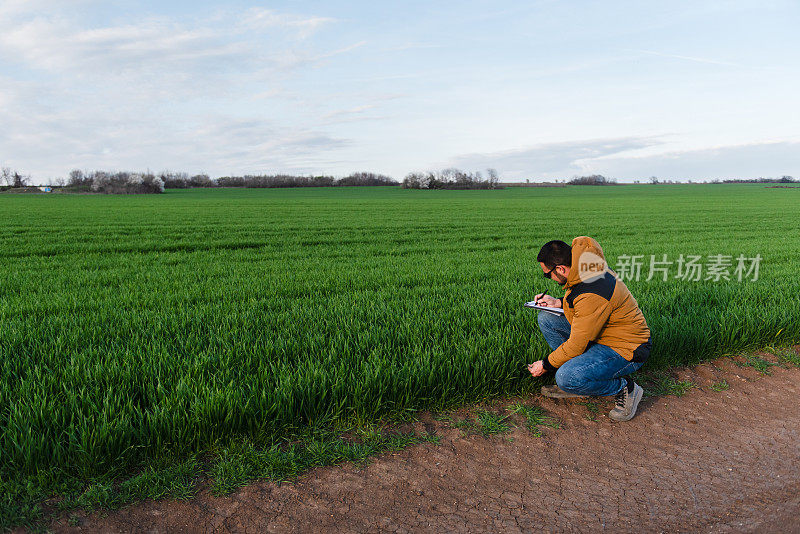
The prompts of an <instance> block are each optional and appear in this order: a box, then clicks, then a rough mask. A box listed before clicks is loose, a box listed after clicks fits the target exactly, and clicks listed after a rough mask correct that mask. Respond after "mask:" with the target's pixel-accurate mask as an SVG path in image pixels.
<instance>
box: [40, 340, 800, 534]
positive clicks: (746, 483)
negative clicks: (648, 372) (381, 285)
mask: <svg viewBox="0 0 800 534" xmlns="http://www.w3.org/2000/svg"><path fill="white" fill-rule="evenodd" d="M765 357H766V356H765ZM773 359H774V358H773ZM771 372H772V374H771V375H770V376H765V375H761V374H760V373H758V372H757V371H756V370H755V369H753V368H750V367H739V366H737V365H735V364H734V362H733V361H732V360H731V359H721V360H717V361H715V362H711V363H706V364H702V365H700V366H698V367H695V368H693V369H683V370H679V371H676V376H678V377H679V378H681V379H691V380H692V381H693V382H694V383H695V384H696V385H697V387H695V388H693V389H692V390H690V391H689V392H688V393H687V394H686V395H685V396H683V397H675V396H662V397H655V396H649V397H645V399H644V400H643V401H642V403H641V404H640V411H639V414H638V415H637V417H636V418H634V419H633V420H632V421H630V422H628V423H613V422H612V421H611V420H610V419H609V418H608V416H607V415H606V414H607V412H608V410H609V409H610V408H611V406H612V403H613V399H612V398H604V399H600V400H599V402H598V405H599V406H600V411H599V412H597V413H596V416H595V415H594V412H592V411H590V409H589V407H588V406H587V405H585V404H583V403H581V402H580V401H576V400H574V399H568V400H560V401H554V400H551V399H544V398H541V397H538V396H537V397H528V398H524V399H521V400H523V401H524V402H526V403H528V404H531V403H537V404H541V405H542V406H543V407H544V408H545V409H547V410H548V411H549V412H550V413H551V414H552V415H554V416H555V417H557V418H558V419H559V420H560V421H561V428H560V429H545V431H544V435H543V437H536V436H534V435H533V434H532V433H530V432H529V431H528V430H527V429H525V427H524V425H522V424H521V423H522V421H521V419H520V420H517V422H518V423H520V426H518V427H517V428H515V429H513V430H512V431H511V433H509V434H508V435H506V436H492V437H488V438H486V437H483V436H481V435H479V434H469V435H465V434H464V432H463V431H462V430H460V429H458V428H454V427H453V426H452V423H450V422H446V421H439V420H436V419H434V418H433V417H431V416H430V415H425V416H423V417H422V419H421V421H420V422H418V423H414V426H415V427H416V428H417V430H418V431H424V430H428V431H433V432H436V433H437V434H438V435H439V436H440V437H441V443H440V444H438V445H436V444H423V445H416V446H413V447H411V448H409V449H406V450H403V451H400V452H398V453H392V454H385V455H383V456H380V457H378V458H376V459H374V460H373V461H372V462H371V463H370V464H368V465H367V466H365V467H359V466H355V465H352V464H344V465H341V466H333V467H324V468H318V469H315V470H313V471H311V472H309V473H307V474H306V475H305V476H303V477H301V478H299V479H298V480H296V481H294V482H291V483H284V484H281V485H278V484H276V483H273V482H268V481H261V482H256V483H253V484H251V485H250V486H247V487H245V488H242V489H241V490H239V491H238V492H236V493H234V494H232V495H229V496H226V497H214V496H212V495H211V494H210V492H209V491H208V489H207V488H204V489H202V490H201V491H200V492H199V494H198V495H197V497H196V498H194V499H192V500H190V501H186V502H182V501H174V500H164V501H157V502H153V501H147V502H143V503H138V504H135V505H132V506H129V507H126V508H123V509H121V510H117V511H114V512H110V513H108V515H105V514H103V513H98V512H93V513H91V514H89V515H86V514H78V517H77V518H74V519H73V523H74V522H75V521H76V520H77V521H78V522H79V525H77V526H70V525H69V523H68V518H67V517H66V516H64V517H61V518H60V519H58V520H57V521H55V522H54V523H52V524H51V525H50V528H51V529H53V530H55V531H63V532H73V531H74V532H86V531H90V532H314V533H315V534H321V533H327V532H336V533H338V532H540V531H544V532H604V531H607V532H708V533H712V532H713V533H723V532H797V533H800V403H798V393H800V369H798V368H796V367H792V368H785V369H784V368H780V367H772V368H771ZM722 379H725V380H726V381H727V382H728V384H730V388H729V389H728V390H725V391H715V390H713V389H711V388H710V385H711V384H712V383H715V382H718V381H720V380H722ZM514 400H519V399H514ZM510 402H511V401H510V400H508V399H506V400H504V401H497V402H495V403H492V404H488V405H483V406H481V408H484V409H486V408H489V409H492V408H494V409H498V410H499V409H500V408H503V407H505V406H507V405H508V404H509V403H510ZM452 415H453V416H454V418H456V419H458V418H459V416H460V417H469V416H472V417H474V411H473V412H468V411H466V410H463V411H461V412H456V413H454V414H452ZM514 417H516V416H514ZM592 418H595V419H596V420H592Z"/></svg>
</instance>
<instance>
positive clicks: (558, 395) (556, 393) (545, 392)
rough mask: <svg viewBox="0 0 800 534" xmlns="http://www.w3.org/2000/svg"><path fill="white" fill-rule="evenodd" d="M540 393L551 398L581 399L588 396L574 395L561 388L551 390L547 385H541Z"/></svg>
mask: <svg viewBox="0 0 800 534" xmlns="http://www.w3.org/2000/svg"><path fill="white" fill-rule="evenodd" d="M542 395H544V396H545V397H549V398H551V399H582V398H584V397H588V395H576V394H575V393H567V392H566V391H563V390H557V391H553V390H551V389H547V386H542Z"/></svg>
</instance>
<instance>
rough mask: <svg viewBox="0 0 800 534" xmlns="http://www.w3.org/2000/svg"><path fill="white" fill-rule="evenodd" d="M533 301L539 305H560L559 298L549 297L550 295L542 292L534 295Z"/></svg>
mask: <svg viewBox="0 0 800 534" xmlns="http://www.w3.org/2000/svg"><path fill="white" fill-rule="evenodd" d="M533 301H534V302H535V303H536V304H537V305H539V306H548V307H550V308H560V307H561V299H557V298H555V297H551V296H550V295H546V294H544V293H541V294H539V295H536V296H535V297H534V298H533Z"/></svg>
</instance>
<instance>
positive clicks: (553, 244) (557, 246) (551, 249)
mask: <svg viewBox="0 0 800 534" xmlns="http://www.w3.org/2000/svg"><path fill="white" fill-rule="evenodd" d="M536 261H539V262H542V263H544V265H545V267H547V268H548V269H555V268H556V266H557V265H566V266H567V267H572V247H571V246H569V245H567V244H566V243H564V242H563V241H559V240H558V239H555V240H553V241H548V242H547V243H545V244H544V246H543V247H542V250H540V251H539V255H538V256H536Z"/></svg>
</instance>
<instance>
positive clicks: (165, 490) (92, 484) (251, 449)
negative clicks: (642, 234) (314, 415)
mask: <svg viewBox="0 0 800 534" xmlns="http://www.w3.org/2000/svg"><path fill="white" fill-rule="evenodd" d="M791 345H795V343H791ZM763 351H766V352H769V353H771V354H774V355H775V356H776V357H777V360H778V362H780V363H778V364H776V363H772V362H769V363H765V362H766V360H764V359H763V358H761V357H760V356H758V355H757V354H756V353H759V352H763ZM734 356H739V357H741V359H742V360H743V362H742V363H739V362H737V364H738V365H740V366H750V367H753V368H755V369H756V370H758V371H759V372H761V373H762V374H765V375H766V374H770V371H769V368H770V367H773V366H775V365H784V366H789V365H793V366H796V367H800V353H799V352H798V351H797V350H796V349H793V348H792V347H791V346H786V347H784V346H779V347H776V346H768V347H766V348H764V349H761V350H749V351H744V352H737V353H735V354H731V353H727V354H722V355H719V356H717V357H715V358H709V359H706V360H702V361H699V362H697V364H699V363H702V362H704V361H710V360H712V359H716V358H718V357H734ZM680 367H685V366H680ZM671 369H672V367H666V366H665V367H661V368H656V369H648V370H646V371H645V372H642V371H639V372H637V373H635V375H636V378H637V380H644V381H646V382H647V383H648V385H649V390H650V395H654V396H659V397H660V396H667V395H675V396H682V395H683V394H685V393H686V391H688V389H690V388H691V387H692V384H691V383H688V384H687V383H686V382H685V381H679V380H676V379H674V378H671V377H670V376H669V375H670V370H671ZM539 382H540V381H534V382H531V384H535V386H533V387H532V388H530V389H534V388H535V387H538V385H539ZM711 389H712V390H713V391H721V390H723V389H727V384H724V385H722V386H720V385H719V384H714V385H712V386H711ZM503 396H506V395H503ZM486 400H488V399H486ZM470 404H472V403H470ZM455 407H457V406H446V407H441V409H443V410H444V409H450V408H455ZM508 408H509V410H510V413H509V415H513V414H515V413H521V414H523V416H525V418H526V419H527V423H526V426H527V427H528V429H529V430H530V431H531V432H533V433H534V435H537V436H539V435H541V433H540V430H539V427H540V426H547V427H550V428H556V429H557V428H559V424H558V422H557V421H552V420H550V419H549V418H548V417H547V415H546V412H543V411H540V410H537V409H536V408H538V407H533V408H531V407H528V406H524V405H521V404H519V403H518V404H513V405H510V406H509V407H508ZM425 411H438V410H437V409H432V410H431V409H428V410H425ZM506 417H507V416H506ZM506 417H500V416H498V415H497V414H492V413H489V412H483V411H481V412H478V414H477V417H476V418H475V421H474V422H473V421H471V420H467V419H465V420H461V421H455V422H454V423H453V424H454V426H456V427H458V428H462V430H464V431H465V433H469V432H472V431H475V432H477V433H479V434H481V435H483V436H484V437H490V436H492V435H496V434H499V435H503V434H505V433H507V432H508V431H509V427H508V425H507V424H506V422H505V419H506ZM409 419H413V414H409V413H405V414H402V415H401V416H395V417H393V418H388V419H387V420H385V421H384V422H383V423H382V424H381V425H380V426H379V425H377V424H374V423H362V424H361V425H358V426H355V427H353V428H350V429H347V431H343V430H342V429H338V430H333V429H307V430H306V431H305V432H303V433H301V434H297V435H294V436H292V437H291V438H287V439H286V440H285V441H283V442H281V443H274V444H272V445H271V446H269V447H258V446H256V445H255V444H253V443H251V442H248V441H245V442H237V443H233V444H229V445H227V446H221V447H215V448H212V449H209V450H207V451H204V452H203V453H200V454H192V455H190V456H189V457H188V458H174V457H169V456H165V457H162V458H157V459H154V460H152V461H151V462H150V463H149V464H148V465H146V466H143V468H142V469H141V470H140V471H139V472H138V473H137V474H135V475H133V476H130V477H127V478H126V477H124V476H119V474H118V473H115V474H109V475H107V476H103V477H96V478H94V479H92V480H90V481H86V480H80V479H78V478H71V479H68V480H64V479H63V477H62V476H56V475H55V474H54V473H39V474H38V476H36V477H27V478H22V479H20V480H2V479H0V531H8V530H11V529H13V528H17V527H25V528H28V529H30V530H31V531H46V530H47V529H46V523H48V522H49V521H51V520H53V519H54V518H56V517H58V516H60V515H62V514H65V513H67V512H69V511H73V510H77V509H83V510H86V511H93V510H113V509H116V508H119V507H122V506H125V505H129V504H133V503H135V502H138V501H142V500H145V499H164V498H171V499H183V500H185V499H191V498H192V497H194V496H195V495H196V493H197V491H198V489H199V487H200V486H201V483H202V482H203V481H206V482H207V483H208V485H209V487H210V489H211V491H212V493H214V494H215V495H226V494H229V493H231V492H233V491H235V490H236V489H238V488H240V487H242V486H245V485H247V484H248V483H251V482H253V481H255V480H260V479H264V480H273V481H279V482H280V481H286V480H292V479H295V478H296V477H297V476H299V475H301V474H303V473H304V472H306V471H308V470H309V469H312V468H314V467H320V466H326V465H335V464H339V463H342V462H355V463H360V464H365V463H368V462H369V460H370V459H371V458H372V457H374V456H376V455H378V454H381V453H385V452H389V451H397V450H401V449H404V448H406V447H409V446H412V445H415V444H419V443H426V442H427V443H437V442H438V437H437V436H435V435H431V434H426V433H422V434H416V433H414V432H410V433H403V432H399V431H397V430H396V429H394V428H393V426H396V425H398V424H399V423H402V422H403V421H407V420H409Z"/></svg>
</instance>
